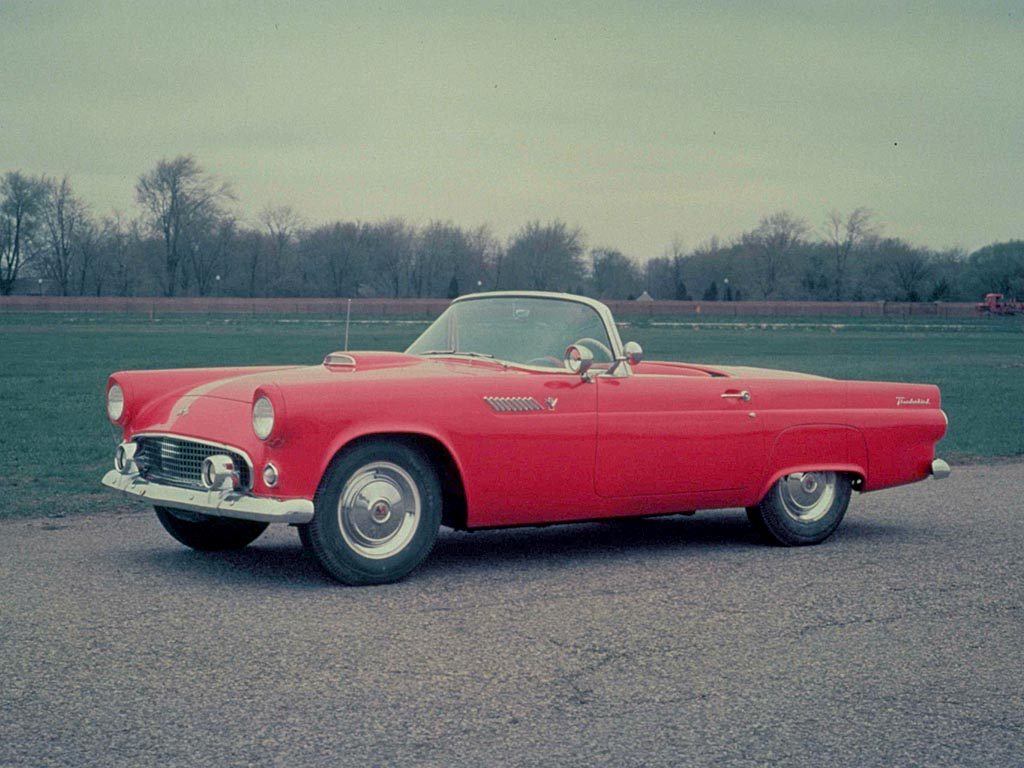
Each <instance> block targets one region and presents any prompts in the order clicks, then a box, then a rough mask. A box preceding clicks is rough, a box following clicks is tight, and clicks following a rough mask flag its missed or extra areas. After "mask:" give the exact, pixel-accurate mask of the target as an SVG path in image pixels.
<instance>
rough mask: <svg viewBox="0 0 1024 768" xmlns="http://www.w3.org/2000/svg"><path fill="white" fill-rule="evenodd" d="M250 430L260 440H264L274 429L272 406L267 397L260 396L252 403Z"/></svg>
mask: <svg viewBox="0 0 1024 768" xmlns="http://www.w3.org/2000/svg"><path fill="white" fill-rule="evenodd" d="M252 431H253V432H255V433H256V437H258V438H259V439H260V440H266V439H267V438H268V437H270V433H271V432H273V431H274V406H273V404H271V402H270V400H269V399H268V398H267V397H261V398H259V399H258V400H256V402H255V403H253V405H252Z"/></svg>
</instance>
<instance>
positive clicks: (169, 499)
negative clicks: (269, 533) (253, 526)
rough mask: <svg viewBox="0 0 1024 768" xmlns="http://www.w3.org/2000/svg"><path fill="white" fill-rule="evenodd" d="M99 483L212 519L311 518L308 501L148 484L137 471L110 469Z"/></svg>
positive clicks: (268, 520) (286, 520) (295, 520)
mask: <svg viewBox="0 0 1024 768" xmlns="http://www.w3.org/2000/svg"><path fill="white" fill-rule="evenodd" d="M103 484H104V485H105V486H107V487H108V488H113V489H114V490H117V491H124V492H125V493H130V494H132V495H134V496H138V497H139V498H142V499H145V500H146V501H149V502H151V503H153V504H158V505H160V506H167V507H174V508H175V509H187V510H189V511H190V512H200V513H202V514H204V515H214V516H216V517H236V518H239V519H241V520H257V521H259V522H262V523H299V524H302V523H308V522H309V521H310V520H312V519H313V502H312V501H310V500H309V499H268V498H264V497H262V496H250V495H249V494H247V493H239V492H238V491H214V490H210V491H205V490H204V491H200V490H192V489H190V488H178V487H176V486H173V485H160V484H158V483H151V482H149V481H148V480H146V479H145V478H143V477H140V476H139V474H138V473H137V472H132V473H130V474H124V473H122V472H119V471H118V470H116V469H112V470H110V471H109V472H107V474H105V475H104V476H103Z"/></svg>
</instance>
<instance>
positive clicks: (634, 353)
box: [622, 341, 644, 365]
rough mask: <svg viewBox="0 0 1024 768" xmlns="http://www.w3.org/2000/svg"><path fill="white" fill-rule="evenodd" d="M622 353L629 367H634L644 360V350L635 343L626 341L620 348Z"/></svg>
mask: <svg viewBox="0 0 1024 768" xmlns="http://www.w3.org/2000/svg"><path fill="white" fill-rule="evenodd" d="M622 352H623V354H624V355H625V356H626V362H627V363H629V364H630V365H636V364H637V363H639V362H640V361H641V360H643V359H644V350H643V348H642V347H641V346H640V345H639V344H637V343H636V342H635V341H627V342H626V343H625V345H624V346H623V347H622Z"/></svg>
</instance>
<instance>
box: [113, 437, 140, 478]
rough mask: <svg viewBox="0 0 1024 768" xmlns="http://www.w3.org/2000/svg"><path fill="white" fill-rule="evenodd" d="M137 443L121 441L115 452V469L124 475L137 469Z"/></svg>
mask: <svg viewBox="0 0 1024 768" xmlns="http://www.w3.org/2000/svg"><path fill="white" fill-rule="evenodd" d="M137 447H138V446H137V445H135V443H121V444H120V445H119V446H117V450H116V451H115V452H114V469H116V470H117V471H118V472H120V473H121V474H123V475H130V474H131V473H132V472H134V471H136V470H135V449H136V448H137Z"/></svg>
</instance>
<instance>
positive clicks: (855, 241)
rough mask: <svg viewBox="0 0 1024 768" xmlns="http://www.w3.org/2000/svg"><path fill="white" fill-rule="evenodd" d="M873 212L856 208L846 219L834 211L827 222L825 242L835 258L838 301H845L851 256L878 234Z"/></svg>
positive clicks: (835, 282) (834, 296)
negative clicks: (873, 221) (845, 282)
mask: <svg viewBox="0 0 1024 768" xmlns="http://www.w3.org/2000/svg"><path fill="white" fill-rule="evenodd" d="M871 215H872V214H871V211H869V210H868V209H867V208H855V209H854V210H853V212H851V213H850V215H849V216H846V217H845V218H844V217H843V215H842V214H841V213H839V211H836V210H833V211H831V212H830V213H829V214H828V217H827V219H826V221H825V242H826V243H827V244H828V246H829V248H830V250H831V252H832V258H833V267H834V271H833V275H832V289H833V298H834V299H835V300H836V301H842V300H843V288H844V281H845V279H846V273H847V265H848V263H849V260H850V254H851V253H853V252H854V250H855V249H856V248H857V247H858V246H859V245H860V244H861V243H863V242H864V240H866V239H867V238H869V237H871V236H873V235H874V234H875V233H876V232H877V228H876V227H875V226H874V224H873V223H872V222H871Z"/></svg>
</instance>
